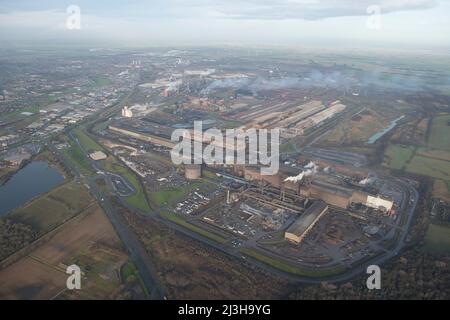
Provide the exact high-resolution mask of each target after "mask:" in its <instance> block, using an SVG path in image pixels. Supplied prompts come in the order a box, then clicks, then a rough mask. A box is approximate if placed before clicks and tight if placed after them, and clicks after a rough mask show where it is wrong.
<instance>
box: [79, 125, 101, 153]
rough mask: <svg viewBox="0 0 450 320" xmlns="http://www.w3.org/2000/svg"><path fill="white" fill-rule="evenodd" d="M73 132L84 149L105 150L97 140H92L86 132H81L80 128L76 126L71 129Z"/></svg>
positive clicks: (89, 150)
mask: <svg viewBox="0 0 450 320" xmlns="http://www.w3.org/2000/svg"><path fill="white" fill-rule="evenodd" d="M73 133H74V134H75V136H76V137H77V138H78V141H79V142H80V144H81V146H82V147H83V149H84V150H85V151H88V152H92V151H99V150H100V151H103V152H105V149H104V148H103V147H102V146H101V145H99V144H98V143H97V142H95V141H94V140H92V139H91V138H90V137H89V136H88V135H87V134H86V133H84V132H83V130H82V129H80V128H77V129H75V130H74V131H73Z"/></svg>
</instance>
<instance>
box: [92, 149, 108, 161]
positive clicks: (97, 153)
mask: <svg viewBox="0 0 450 320" xmlns="http://www.w3.org/2000/svg"><path fill="white" fill-rule="evenodd" d="M89 157H91V159H92V160H95V161H98V160H105V159H106V158H107V157H108V156H107V155H106V154H105V153H104V152H102V151H95V152H93V153H91V154H90V155H89Z"/></svg>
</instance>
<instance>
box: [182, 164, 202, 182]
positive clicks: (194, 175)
mask: <svg viewBox="0 0 450 320" xmlns="http://www.w3.org/2000/svg"><path fill="white" fill-rule="evenodd" d="M184 176H185V178H186V179H187V180H197V179H200V178H201V177H202V166H201V165H199V164H188V165H186V166H185V168H184Z"/></svg>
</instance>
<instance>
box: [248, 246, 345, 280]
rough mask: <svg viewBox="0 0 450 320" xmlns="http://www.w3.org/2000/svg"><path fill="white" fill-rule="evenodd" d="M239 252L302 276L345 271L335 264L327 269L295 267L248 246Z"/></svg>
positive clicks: (312, 276) (333, 273)
mask: <svg viewBox="0 0 450 320" xmlns="http://www.w3.org/2000/svg"><path fill="white" fill-rule="evenodd" d="M240 251H241V253H242V254H244V255H246V256H249V257H251V258H253V259H255V260H258V261H260V262H262V263H264V264H267V265H269V266H271V267H274V268H276V269H279V270H281V271H284V272H287V273H292V274H295V275H298V276H304V277H311V278H314V277H329V276H333V275H337V274H340V273H343V272H344V271H345V269H344V267H341V266H336V267H333V268H327V269H319V268H317V269H307V268H301V267H296V266H293V265H290V264H288V263H287V262H284V261H282V260H280V259H275V258H272V257H270V256H268V255H265V254H264V253H262V252H260V251H258V250H255V249H250V248H242V249H241V250H240Z"/></svg>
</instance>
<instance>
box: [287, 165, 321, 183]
mask: <svg viewBox="0 0 450 320" xmlns="http://www.w3.org/2000/svg"><path fill="white" fill-rule="evenodd" d="M304 168H305V169H306V170H305V171H302V172H300V173H299V174H298V175H296V176H292V177H287V178H286V179H284V182H294V183H297V182H301V181H302V180H303V178H304V177H308V176H312V175H313V174H315V173H316V172H317V165H316V164H315V163H314V162H312V161H311V162H310V163H308V164H307V165H306V166H305V167H304Z"/></svg>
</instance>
